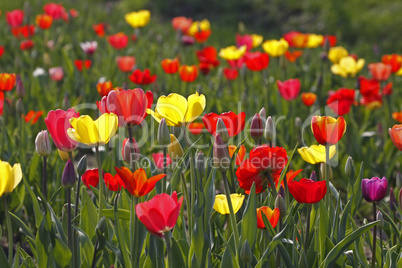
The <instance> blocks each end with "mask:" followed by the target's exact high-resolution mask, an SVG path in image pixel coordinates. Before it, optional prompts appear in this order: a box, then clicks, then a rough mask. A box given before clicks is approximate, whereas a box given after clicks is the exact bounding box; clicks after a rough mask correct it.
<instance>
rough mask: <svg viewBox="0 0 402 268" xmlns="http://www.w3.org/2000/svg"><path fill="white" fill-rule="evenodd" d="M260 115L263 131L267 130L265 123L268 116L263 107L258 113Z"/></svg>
mask: <svg viewBox="0 0 402 268" xmlns="http://www.w3.org/2000/svg"><path fill="white" fill-rule="evenodd" d="M258 115H259V116H260V118H261V122H262V129H265V123H266V121H267V114H266V112H265V107H262V108H261V110H260V112H259V113H258Z"/></svg>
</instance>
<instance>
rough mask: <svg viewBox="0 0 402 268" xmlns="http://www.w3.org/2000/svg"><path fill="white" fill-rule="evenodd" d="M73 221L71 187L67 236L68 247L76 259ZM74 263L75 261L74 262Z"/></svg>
mask: <svg viewBox="0 0 402 268" xmlns="http://www.w3.org/2000/svg"><path fill="white" fill-rule="evenodd" d="M71 227H72V222H71V188H68V189H67V237H68V240H67V242H68V248H69V249H70V250H71V252H72V253H73V260H75V256H74V255H75V251H74V244H73V231H72V228H71ZM73 263H74V262H73Z"/></svg>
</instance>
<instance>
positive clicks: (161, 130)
mask: <svg viewBox="0 0 402 268" xmlns="http://www.w3.org/2000/svg"><path fill="white" fill-rule="evenodd" d="M157 140H158V143H159V145H162V146H167V145H169V143H170V133H169V129H168V126H167V124H166V120H165V118H162V120H161V122H160V123H159V127H158V136H157Z"/></svg>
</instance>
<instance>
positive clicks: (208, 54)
mask: <svg viewBox="0 0 402 268" xmlns="http://www.w3.org/2000/svg"><path fill="white" fill-rule="evenodd" d="M196 55H197V59H198V61H199V62H201V63H206V64H208V65H212V66H213V67H216V66H218V65H219V60H218V51H217V50H216V48H215V47H213V46H209V47H204V48H203V49H202V50H197V51H196Z"/></svg>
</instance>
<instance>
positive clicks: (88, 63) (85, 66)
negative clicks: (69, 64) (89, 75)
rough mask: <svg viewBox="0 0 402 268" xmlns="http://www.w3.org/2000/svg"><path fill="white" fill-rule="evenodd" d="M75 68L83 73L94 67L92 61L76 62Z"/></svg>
mask: <svg viewBox="0 0 402 268" xmlns="http://www.w3.org/2000/svg"><path fill="white" fill-rule="evenodd" d="M74 65H75V67H77V69H78V71H80V72H82V70H83V69H89V68H90V67H91V65H92V62H91V61H90V60H75V61H74Z"/></svg>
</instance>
